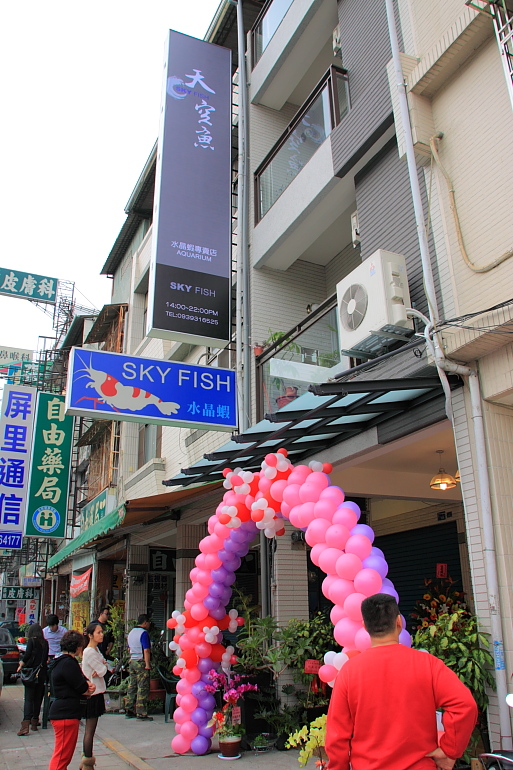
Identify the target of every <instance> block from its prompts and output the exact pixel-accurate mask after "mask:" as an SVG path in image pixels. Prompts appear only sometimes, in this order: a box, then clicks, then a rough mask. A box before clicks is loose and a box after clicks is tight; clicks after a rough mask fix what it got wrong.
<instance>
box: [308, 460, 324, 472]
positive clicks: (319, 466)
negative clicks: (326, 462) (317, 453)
mask: <svg viewBox="0 0 513 770" xmlns="http://www.w3.org/2000/svg"><path fill="white" fill-rule="evenodd" d="M309 465H310V468H311V469H312V470H313V471H317V473H321V472H322V463H320V462H319V461H318V460H312V462H311V463H309Z"/></svg>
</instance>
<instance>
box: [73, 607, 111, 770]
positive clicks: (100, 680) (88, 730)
mask: <svg viewBox="0 0 513 770" xmlns="http://www.w3.org/2000/svg"><path fill="white" fill-rule="evenodd" d="M85 636H86V637H87V647H86V648H85V649H84V652H83V653H82V673H83V674H84V676H85V677H86V679H88V680H89V681H90V682H92V683H93V684H94V685H95V687H96V690H95V691H94V695H92V696H91V697H90V698H88V699H87V701H86V704H85V707H84V710H83V713H82V715H83V716H84V717H85V720H86V724H85V731H84V743H83V750H84V755H83V757H82V764H81V765H80V767H81V768H87V767H94V765H95V763H96V757H95V756H94V755H93V740H94V734H95V732H96V725H97V724H98V717H101V716H102V714H105V697H104V695H103V693H104V692H105V690H106V687H105V674H106V673H107V662H106V660H105V658H104V657H103V655H102V653H101V652H100V645H101V643H102V642H103V628H102V624H101V623H100V622H99V621H98V620H93V622H92V623H89V625H88V626H87V628H86V632H85Z"/></svg>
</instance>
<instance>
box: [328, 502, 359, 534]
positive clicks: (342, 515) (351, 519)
mask: <svg viewBox="0 0 513 770" xmlns="http://www.w3.org/2000/svg"><path fill="white" fill-rule="evenodd" d="M357 521H358V519H357V518H356V514H355V512H354V511H352V510H351V509H350V508H345V507H344V506H342V507H341V508H337V510H336V511H335V513H334V514H333V524H343V525H344V527H347V528H348V529H349V530H351V529H353V527H355V526H356V522H357Z"/></svg>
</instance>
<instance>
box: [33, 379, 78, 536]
mask: <svg viewBox="0 0 513 770" xmlns="http://www.w3.org/2000/svg"><path fill="white" fill-rule="evenodd" d="M72 440H73V417H68V416H66V414H65V412H64V396H57V395H55V394H54V393H39V396H38V399H37V415H36V423H35V427H34V441H33V450H32V463H31V472H30V486H29V498H28V505H27V524H26V529H25V534H26V535H28V536H32V537H40V538H41V537H43V538H44V537H52V538H55V537H65V535H66V514H67V510H68V486H69V474H70V463H71V444H72Z"/></svg>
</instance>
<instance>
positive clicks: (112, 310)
mask: <svg viewBox="0 0 513 770" xmlns="http://www.w3.org/2000/svg"><path fill="white" fill-rule="evenodd" d="M121 308H124V309H125V310H126V309H127V308H128V305H126V304H125V303H123V302H118V303H116V304H114V305H104V306H103V307H102V309H101V310H100V312H99V314H98V317H97V319H96V321H95V322H94V324H93V325H92V327H91V329H90V331H89V334H88V335H87V337H86V339H85V340H84V345H92V344H93V343H98V342H103V341H104V340H105V338H106V337H107V334H108V333H109V329H110V327H111V325H112V322H113V320H114V319H115V318H116V316H117V315H118V314H119V311H120V310H121Z"/></svg>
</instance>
